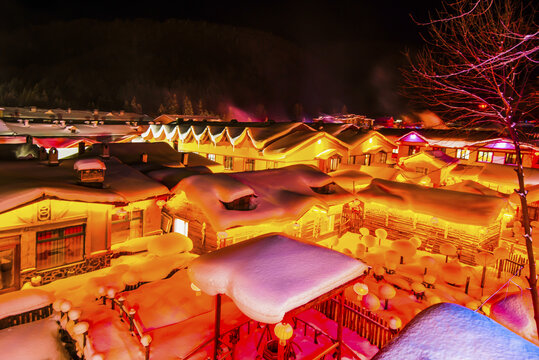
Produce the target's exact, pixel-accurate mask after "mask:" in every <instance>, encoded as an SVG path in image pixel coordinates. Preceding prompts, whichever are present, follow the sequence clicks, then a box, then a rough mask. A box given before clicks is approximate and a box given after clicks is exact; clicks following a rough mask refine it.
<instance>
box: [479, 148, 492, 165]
mask: <svg viewBox="0 0 539 360" xmlns="http://www.w3.org/2000/svg"><path fill="white" fill-rule="evenodd" d="M485 156H486V157H487V160H480V158H481V159H483V158H484V157H485ZM493 158H494V152H493V151H483V150H478V151H477V162H480V163H492V160H493Z"/></svg>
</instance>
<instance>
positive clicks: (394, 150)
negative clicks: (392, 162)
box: [391, 147, 399, 154]
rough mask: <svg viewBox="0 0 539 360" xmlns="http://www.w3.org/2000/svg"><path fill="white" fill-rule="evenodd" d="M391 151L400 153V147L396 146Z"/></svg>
mask: <svg viewBox="0 0 539 360" xmlns="http://www.w3.org/2000/svg"><path fill="white" fill-rule="evenodd" d="M391 152H392V153H393V154H398V153H399V148H398V147H396V148H394V149H393V150H391Z"/></svg>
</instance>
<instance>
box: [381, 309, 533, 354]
mask: <svg viewBox="0 0 539 360" xmlns="http://www.w3.org/2000/svg"><path fill="white" fill-rule="evenodd" d="M538 358H539V347H537V346H535V345H534V344H532V343H531V342H529V341H527V340H525V339H523V338H521V337H520V336H518V335H516V334H514V333H513V332H511V331H509V330H507V329H506V328H504V327H503V326H501V325H500V324H498V323H496V322H495V321H493V320H491V319H489V318H487V317H486V316H483V315H481V314H479V313H476V312H474V311H472V310H470V309H468V308H465V307H463V306H460V305H456V304H450V303H441V304H437V305H433V306H431V307H430V308H428V309H426V310H424V311H422V312H421V313H419V314H418V315H417V316H416V317H415V318H414V319H413V320H412V321H411V322H410V323H408V325H407V326H406V327H405V328H404V329H403V330H402V331H401V332H400V334H399V335H398V336H397V337H396V338H395V339H393V340H392V341H391V342H390V343H389V344H388V345H387V346H386V347H384V348H383V349H382V350H381V351H380V352H379V353H378V354H377V355H376V356H375V357H374V358H373V359H375V360H386V359H387V360H393V359H403V360H408V359H410V360H411V359H429V360H446V359H459V360H475V359H498V360H516V359H519V360H526V359H529V360H531V359H538Z"/></svg>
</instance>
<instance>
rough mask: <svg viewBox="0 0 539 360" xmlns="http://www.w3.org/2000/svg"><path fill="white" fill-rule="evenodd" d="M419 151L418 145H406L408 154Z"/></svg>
mask: <svg viewBox="0 0 539 360" xmlns="http://www.w3.org/2000/svg"><path fill="white" fill-rule="evenodd" d="M418 152H419V146H409V147H408V155H414V154H417V153H418Z"/></svg>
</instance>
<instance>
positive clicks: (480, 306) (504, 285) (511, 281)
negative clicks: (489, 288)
mask: <svg viewBox="0 0 539 360" xmlns="http://www.w3.org/2000/svg"><path fill="white" fill-rule="evenodd" d="M523 268H524V265H521V266H520V269H518V271H515V273H516V274H518V273H520V271H522V269H523ZM516 274H513V276H511V277H510V278H509V280H507V281H506V282H505V283H504V284H503V285H502V286H500V287H499V288H498V289H497V290H496V291H495V292H494V293H493V294H492V295H490V296H489V297H488V298H487V299H486V300H485V301H483V302H482V303H481V305H479V307H478V308H477V309H475V310H474V311H475V312H478V311H479V310H480V309H481V308H482V307H483V305H485V304H486V303H487V302H488V301H489V300H490V299H491V298H492V297H493V296H494V295H496V294H497V293H498V292H500V290H502V289H503V288H504V287H506V286H507V285H508V284H509V283H513V284H514V285H515V286H517V287H518V288H519V289H520V294H521V295H522V290H523V289H522V287H520V285H518V284H517V283H515V282H513V278H514V277H515V276H516ZM508 292H509V286H507V288H506V292H505V295H506V296H507V293H508Z"/></svg>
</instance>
